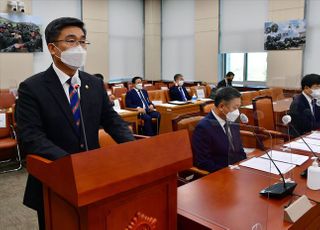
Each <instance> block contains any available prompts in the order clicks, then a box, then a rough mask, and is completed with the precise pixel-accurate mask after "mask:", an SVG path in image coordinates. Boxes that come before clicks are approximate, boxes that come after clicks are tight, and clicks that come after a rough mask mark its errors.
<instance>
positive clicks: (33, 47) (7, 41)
mask: <svg viewBox="0 0 320 230" xmlns="http://www.w3.org/2000/svg"><path fill="white" fill-rule="evenodd" d="M3 15H4V14H1V15H0V52H42V51H43V48H42V36H41V33H40V27H39V26H38V25H36V24H35V23H32V22H14V21H11V20H9V19H8V18H5V17H3ZM29 18H30V17H29Z"/></svg>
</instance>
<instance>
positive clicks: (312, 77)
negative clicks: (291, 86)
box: [301, 73, 320, 90]
mask: <svg viewBox="0 0 320 230" xmlns="http://www.w3.org/2000/svg"><path fill="white" fill-rule="evenodd" d="M313 85H320V75H318V74H314V73H312V74H307V75H306V76H304V77H303V78H302V80H301V89H302V90H304V88H305V87H306V86H308V87H312V86H313Z"/></svg>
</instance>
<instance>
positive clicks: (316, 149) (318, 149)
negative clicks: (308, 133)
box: [284, 141, 320, 153]
mask: <svg viewBox="0 0 320 230" xmlns="http://www.w3.org/2000/svg"><path fill="white" fill-rule="evenodd" d="M284 146H285V147H288V148H292V149H299V150H303V151H308V152H311V151H310V149H309V148H308V146H307V145H306V144H305V143H303V142H302V143H301V142H298V141H292V142H289V143H287V144H285V145H284ZM309 147H310V148H311V149H312V151H313V152H315V153H320V145H313V144H309Z"/></svg>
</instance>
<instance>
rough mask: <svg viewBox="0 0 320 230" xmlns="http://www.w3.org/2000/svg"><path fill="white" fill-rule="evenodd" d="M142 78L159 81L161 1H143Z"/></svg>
mask: <svg viewBox="0 0 320 230" xmlns="http://www.w3.org/2000/svg"><path fill="white" fill-rule="evenodd" d="M144 14H145V18H144V20H145V27H144V29H145V31H144V34H145V37H144V42H145V43H144V56H145V63H144V77H145V79H148V80H160V79H161V0H145V6H144Z"/></svg>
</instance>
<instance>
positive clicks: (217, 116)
mask: <svg viewBox="0 0 320 230" xmlns="http://www.w3.org/2000/svg"><path fill="white" fill-rule="evenodd" d="M211 112H212V114H213V116H214V117H215V118H216V119H217V121H218V122H219V124H220V125H221V126H222V128H223V129H224V125H225V124H226V121H225V120H223V119H222V118H221V117H219V115H217V114H216V113H215V112H214V110H213V109H212V110H211Z"/></svg>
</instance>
